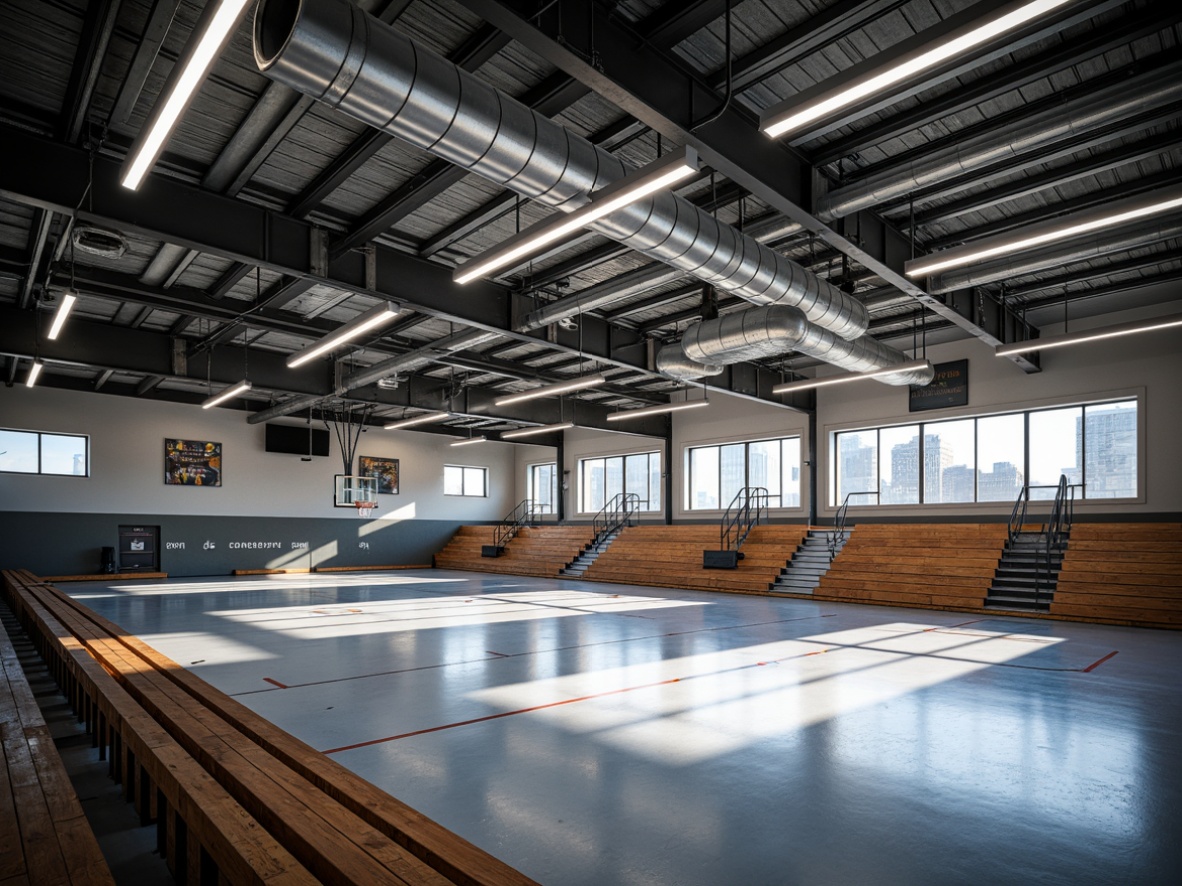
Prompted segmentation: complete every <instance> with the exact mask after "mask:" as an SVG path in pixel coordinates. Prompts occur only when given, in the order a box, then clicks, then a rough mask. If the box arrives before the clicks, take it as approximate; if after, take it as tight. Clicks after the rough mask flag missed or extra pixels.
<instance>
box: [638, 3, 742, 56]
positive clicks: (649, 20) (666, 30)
mask: <svg viewBox="0 0 1182 886" xmlns="http://www.w3.org/2000/svg"><path fill="white" fill-rule="evenodd" d="M726 7H727V4H726V0H687V2H683V3H665V4H664V5H663V6H661V7H659V8H658V9H657V11H656V12H654V13H652V14H651V15H649V16H648V17H646V18H645V19H644V20H643V21H641V23H640V26H639V27H640V31H641V33H643V34H644V35H645V38H646V39H647V40H649V41H650V42H652V43H655V44H657V45H658V46H665V47H671V46H676V45H677V44H678V43H680V42H681V41H682V40H684V39H685V38H686V37H688V36H690V35H691V34H696V33H697V32H698V31H700V30H702V28H704V27H706V25H708V24H710V22H712V21H714V20H715V19H716V18H718V17H719V16H720V15H724V14H725V13H726Z"/></svg>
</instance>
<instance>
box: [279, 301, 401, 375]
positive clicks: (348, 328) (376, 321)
mask: <svg viewBox="0 0 1182 886" xmlns="http://www.w3.org/2000/svg"><path fill="white" fill-rule="evenodd" d="M397 316H398V308H396V307H394V305H392V304H391V303H390V302H382V303H381V304H380V305H376V306H375V307H372V308H370V309H369V310H368V311H365V312H364V313H362V314H358V315H357V316H356V317H354V318H353V319H352V320H350V321H349V322H348V323H346V324H345V325H344V326H342V327H341V328H340V329H337V330H336V331H335V332H330V333H329V334H328V335H326V336H325V337H324V338H322V339H320V341H318V342H316V344H314V345H312V346H310V347H307V348H304V350H302V351H299V352H298V353H295V354H292V355H291V356H290V357H288V358H287V366H288V368H289V369H294V368H295V367H297V366H299V365H301V364H303V363H307V362H308V361H309V360H312V359H313V358H315V357H319V356H320V355H321V354H327V353H328V352H329V351H332V350H335V349H336V348H338V347H340V346H341V345H343V344H344V343H345V342H347V341H352V340H353V339H355V338H358V337H359V336H362V335H364V334H365V333H367V332H369V331H370V330H371V329H375V328H376V327H378V326H381V325H382V324H383V323H389V322H390V321H391V320H393V319H394V318H395V317H397Z"/></svg>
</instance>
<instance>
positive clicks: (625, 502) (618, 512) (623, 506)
mask: <svg viewBox="0 0 1182 886" xmlns="http://www.w3.org/2000/svg"><path fill="white" fill-rule="evenodd" d="M640 503H641V502H640V496H639V495H637V494H636V493H635V492H617V493H616V494H615V495H614V496H612V498H611V500H610V501H609V502H608V503H607V504H605V505H604V506H603V508H602V509H601V510H600V512H599V513H598V514H596V515H595V519H593V520H592V521H591V529H592V531H593V532H594V534H595V541H594V544H596V545H598V544H599V542H600V541H601V540H602V539H603V538H604V537H605V536H607V535H610V534H611V533H613V532H615V531H616V530H617V529H620V528H621V527H623V526H626V525H630V523H631V521H632V518H633V517H635V516H636V514H637V513H638V512H639V511H640Z"/></svg>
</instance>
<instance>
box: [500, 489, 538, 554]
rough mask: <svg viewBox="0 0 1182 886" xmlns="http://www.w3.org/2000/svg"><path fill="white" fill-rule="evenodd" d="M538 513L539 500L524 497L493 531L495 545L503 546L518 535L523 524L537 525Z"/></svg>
mask: <svg viewBox="0 0 1182 886" xmlns="http://www.w3.org/2000/svg"><path fill="white" fill-rule="evenodd" d="M538 513H539V510H538V504H537V502H535V501H534V500H533V499H531V498H526V499H523V500H522V501H521V502H519V503H518V505H517V507H515V508H514V509H513V510H511V511H510V512H509V513H508V514H506V515H505V519H504V520H502V521H501V522H500V524H498V526H497V528H496V529H495V530H494V531H493V545H495V546H496V547H498V548H503V547H504V546H505V545H507V544H508V543H509V542H511V541H512V540H513V539H514V538H515V537H516V536H517V533H518V532H519V531H520V530H521V527H522V526H536V525H537V523H538Z"/></svg>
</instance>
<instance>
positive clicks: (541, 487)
mask: <svg viewBox="0 0 1182 886" xmlns="http://www.w3.org/2000/svg"><path fill="white" fill-rule="evenodd" d="M525 486H526V491H525V496H526V498H528V499H530V500H531V501H532V502H533V503H534V507H535V508H536V509H537V512H538V513H539V514H554V513H557V512H558V465H557V464H556V463H555V462H550V463H548V464H542V465H530V466H529V472H528V473H527V474H526V482H525Z"/></svg>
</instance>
